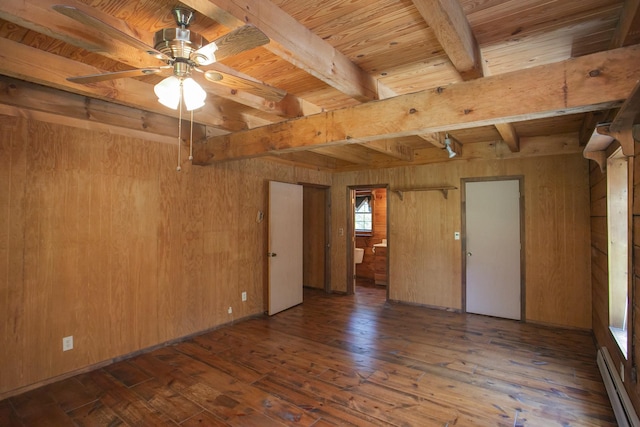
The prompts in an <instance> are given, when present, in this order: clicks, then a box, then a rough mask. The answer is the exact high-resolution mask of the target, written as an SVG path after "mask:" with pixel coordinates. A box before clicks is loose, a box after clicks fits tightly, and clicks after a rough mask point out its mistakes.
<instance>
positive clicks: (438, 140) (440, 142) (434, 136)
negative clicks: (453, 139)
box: [418, 132, 444, 148]
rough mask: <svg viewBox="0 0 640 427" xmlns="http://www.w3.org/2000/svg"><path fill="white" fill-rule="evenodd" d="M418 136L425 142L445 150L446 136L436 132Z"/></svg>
mask: <svg viewBox="0 0 640 427" xmlns="http://www.w3.org/2000/svg"><path fill="white" fill-rule="evenodd" d="M418 136H419V137H420V138H422V139H424V140H425V141H427V142H429V143H431V144H432V145H433V146H434V147H436V148H444V134H440V133H437V132H434V133H425V134H422V135H418Z"/></svg>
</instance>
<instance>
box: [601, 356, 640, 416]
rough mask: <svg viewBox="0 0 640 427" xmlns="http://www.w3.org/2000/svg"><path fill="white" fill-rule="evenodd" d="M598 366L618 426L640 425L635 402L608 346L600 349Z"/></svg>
mask: <svg viewBox="0 0 640 427" xmlns="http://www.w3.org/2000/svg"><path fill="white" fill-rule="evenodd" d="M598 367H599V368H600V374H601V375H602V380H603V381H604V386H605V387H606V389H607V394H608V395H609V400H611V406H612V407H613V412H614V413H615V415H616V420H617V421H618V426H620V427H640V420H638V416H637V415H636V411H635V409H634V408H633V404H632V403H631V400H630V399H629V395H628V394H627V391H626V390H625V388H624V384H623V383H622V379H620V375H619V374H618V371H617V370H616V367H615V366H614V364H613V360H612V359H611V355H610V354H609V350H607V348H606V347H602V348H600V350H598Z"/></svg>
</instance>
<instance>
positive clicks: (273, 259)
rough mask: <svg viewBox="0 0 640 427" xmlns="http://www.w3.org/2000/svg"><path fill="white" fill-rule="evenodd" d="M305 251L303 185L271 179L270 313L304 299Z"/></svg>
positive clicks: (279, 310)
mask: <svg viewBox="0 0 640 427" xmlns="http://www.w3.org/2000/svg"><path fill="white" fill-rule="evenodd" d="M302 253H303V246H302V186H301V185H295V184H286V183H283V182H275V181H270V182H269V252H268V258H267V259H268V263H269V268H268V269H269V292H268V294H269V295H268V299H269V303H268V306H269V307H268V312H269V315H273V314H276V313H279V312H281V311H282V310H286V309H287V308H290V307H293V306H294V305H298V304H300V303H302V281H303V278H302V260H303V258H302ZM319 256H322V255H319Z"/></svg>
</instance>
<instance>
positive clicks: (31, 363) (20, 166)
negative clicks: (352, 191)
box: [0, 116, 331, 399]
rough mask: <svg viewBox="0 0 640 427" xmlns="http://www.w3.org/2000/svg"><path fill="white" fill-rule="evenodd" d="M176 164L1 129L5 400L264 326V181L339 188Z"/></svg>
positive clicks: (0, 356)
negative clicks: (222, 330)
mask: <svg viewBox="0 0 640 427" xmlns="http://www.w3.org/2000/svg"><path fill="white" fill-rule="evenodd" d="M184 158H186V156H185V157H184ZM175 162H176V148H175V145H165V144H161V143H157V142H149V141H144V140H140V139H134V138H130V137H123V136H117V135H109V134H107V133H99V132H95V131H89V130H81V129H75V128H70V127H65V126H60V125H55V124H47V123H42V122H37V121H30V120H26V119H19V118H14V117H7V116H0V366H1V367H2V368H1V369H0V399H2V397H3V395H4V396H7V395H10V394H15V393H16V392H17V391H18V390H19V389H20V388H22V387H28V386H29V385H31V384H37V383H39V382H42V381H46V380H47V379H51V378H53V377H56V376H59V375H62V374H65V373H67V372H71V371H76V370H79V369H83V368H85V367H88V366H91V365H94V364H97V363H101V362H103V361H108V360H110V359H111V358H114V357H118V356H121V355H127V354H130V353H132V352H135V351H138V350H140V349H145V348H148V347H150V346H154V345H157V344H160V343H163V342H167V341H170V340H174V339H177V338H180V337H184V336H187V335H190V334H194V333H196V332H199V331H203V330H207V329H210V328H213V327H215V326H217V325H221V324H224V323H227V322H230V321H233V320H235V319H240V318H244V317H247V316H251V315H254V314H257V313H262V312H263V308H264V301H263V294H264V271H265V268H264V265H265V259H264V254H265V253H266V250H265V249H266V248H265V239H266V224H267V222H266V221H264V222H262V223H258V222H256V214H257V211H258V210H262V211H263V212H266V211H267V185H266V180H278V181H284V182H308V183H317V184H322V185H330V182H331V176H330V175H328V174H326V173H323V172H318V171H314V170H311V169H305V168H302V169H300V168H294V167H292V166H288V165H283V164H278V163H274V162H267V161H261V160H250V161H242V162H229V163H226V164H223V165H219V166H214V167H205V168H202V167H190V166H189V165H188V164H186V163H185V165H183V170H182V172H180V173H177V172H176V171H175V165H176V163H175ZM242 291H246V292H247V294H248V301H247V302H246V303H243V302H241V292H242ZM229 306H232V307H233V314H228V313H227V308H228V307H229ZM67 335H73V337H74V346H75V348H74V349H73V350H72V351H68V352H64V353H63V352H62V337H64V336H67Z"/></svg>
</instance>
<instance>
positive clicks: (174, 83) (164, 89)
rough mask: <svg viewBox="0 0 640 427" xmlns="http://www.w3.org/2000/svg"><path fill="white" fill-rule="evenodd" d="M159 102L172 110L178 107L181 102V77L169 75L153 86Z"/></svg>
mask: <svg viewBox="0 0 640 427" xmlns="http://www.w3.org/2000/svg"><path fill="white" fill-rule="evenodd" d="M153 91H154V92H155V93H156V96H157V97H158V102H159V103H160V104H162V105H164V106H165V107H168V108H171V109H172V110H177V109H178V104H179V103H180V79H179V78H177V77H176V76H169V77H167V78H166V79H164V80H162V81H161V82H160V83H158V84H157V85H155V86H154V87H153Z"/></svg>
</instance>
